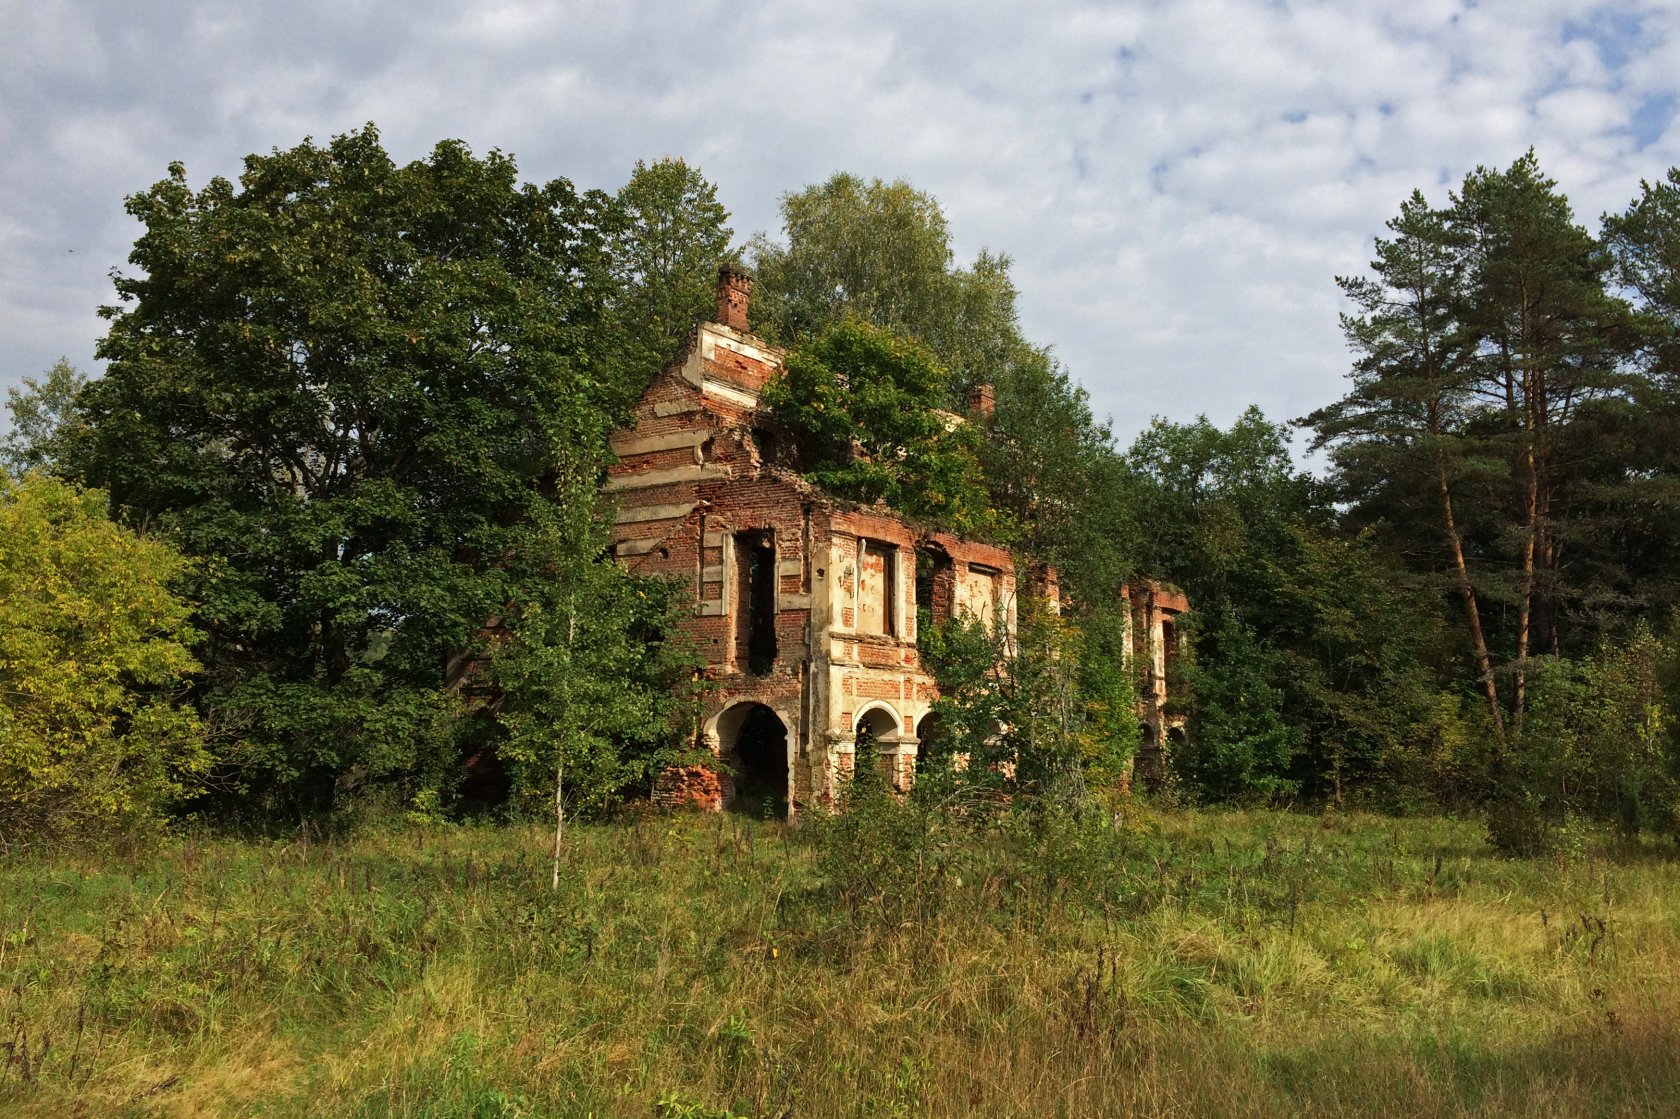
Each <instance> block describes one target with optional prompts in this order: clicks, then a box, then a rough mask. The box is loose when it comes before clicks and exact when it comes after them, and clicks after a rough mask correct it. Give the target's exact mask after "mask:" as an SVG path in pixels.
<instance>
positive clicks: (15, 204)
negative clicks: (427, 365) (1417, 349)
mask: <svg viewBox="0 0 1680 1119" xmlns="http://www.w3.org/2000/svg"><path fill="white" fill-rule="evenodd" d="M0 25H3V26H5V27H6V28H7V35H6V36H5V38H4V40H3V41H0V156H4V158H3V159H0V198H3V199H4V200H5V208H4V213H3V217H0V382H3V383H15V381H16V380H17V379H18V378H19V377H21V376H23V375H26V374H31V373H37V372H40V371H41V370H44V369H45V368H46V367H47V365H49V364H50V363H51V362H52V360H54V359H55V358H56V357H57V356H58V355H59V354H60V353H67V354H68V355H69V356H70V357H71V358H72V360H74V361H77V362H79V363H81V364H83V365H89V364H91V356H92V351H93V344H94V340H95V339H96V338H97V336H98V334H99V332H100V328H101V324H100V323H99V322H98V320H97V319H96V318H95V317H94V308H95V307H96V306H97V305H98V304H99V303H101V302H104V301H106V300H108V299H109V298H110V289H109V282H108V280H107V279H106V278H105V272H106V270H107V269H108V268H109V267H111V266H112V265H117V264H120V263H121V262H122V260H123V258H124V257H125V256H126V254H127V245H128V243H129V242H130V241H131V240H132V238H133V236H134V233H135V229H134V227H133V225H132V223H131V222H130V221H129V220H128V219H127V218H126V217H125V216H124V215H123V214H122V211H121V198H122V196H123V195H124V194H126V193H129V192H132V191H134V190H137V189H143V188H144V187H145V186H146V185H147V184H149V183H151V182H153V181H155V180H156V179H158V178H159V177H161V175H162V174H163V172H164V168H165V166H166V165H167V164H168V163H169V161H171V160H173V159H181V160H182V161H183V162H185V163H186V164H187V166H188V171H189V175H190V176H191V177H192V178H193V179H194V181H195V182H201V181H202V180H203V179H205V178H207V177H208V176H209V175H211V174H226V175H234V174H237V172H238V170H239V160H240V158H241V157H242V156H243V155H244V154H245V153H247V152H251V151H267V150H269V149H270V148H273V147H277V146H279V147H284V146H289V145H291V144H294V143H296V142H297V141H298V140H299V139H301V138H302V137H303V136H304V135H305V134H312V135H314V136H316V137H317V138H322V139H324V138H325V137H327V136H330V135H332V134H334V133H337V132H342V131H344V130H346V129H348V128H353V127H357V126H359V125H361V124H362V123H364V122H365V121H368V120H375V121H378V122H379V124H380V126H381V129H382V131H383V133H384V136H385V139H386V143H387V145H388V146H389V147H390V148H391V149H392V151H393V154H394V155H396V156H397V157H398V158H413V157H415V156H418V155H420V154H422V153H423V152H424V151H425V150H426V149H428V148H429V147H430V146H431V145H432V143H434V142H435V141H436V140H438V139H440V138H444V137H460V138H462V139H464V140H466V141H467V142H468V143H469V144H471V145H472V146H473V147H474V148H475V149H477V150H479V151H484V150H488V149H489V148H492V147H499V148H502V149H503V150H507V151H512V152H514V153H516V155H517V156H518V158H519V160H520V165H521V168H522V169H523V171H524V172H525V174H526V175H527V176H529V177H532V178H550V177H554V176H561V175H563V176H566V177H569V178H571V179H573V180H574V181H575V182H577V183H578V184H579V185H580V186H601V187H614V186H616V185H617V184H618V183H620V182H622V181H623V179H624V178H625V177H626V176H627V175H628V173H629V171H630V168H631V167H632V166H633V164H634V162H635V161H636V160H637V159H639V158H651V157H656V156H659V155H664V154H673V155H683V156H686V157H688V158H689V159H691V160H693V161H695V162H697V163H699V165H700V166H701V167H702V168H703V169H704V170H705V172H706V173H707V174H708V175H709V176H710V177H711V178H712V179H713V180H714V181H715V182H717V183H718V185H719V188H720V192H721V194H722V196H723V198H724V200H725V202H726V203H727V204H729V205H730V207H731V208H732V209H733V210H734V212H735V220H734V225H735V228H736V230H737V232H738V234H740V235H741V236H742V237H743V238H744V237H745V236H746V235H747V234H749V233H751V232H752V231H754V230H756V229H760V228H766V227H773V226H774V224H775V222H776V210H775V207H776V202H777V199H778V197H779V196H780V195H781V194H782V193H783V192H784V191H788V190H792V189H798V188H799V187H801V186H803V185H805V184H808V183H811V182H815V181H819V180H821V179H823V178H825V177H826V176H827V175H829V174H830V173H832V172H833V171H835V170H838V169H846V170H851V171H855V172H858V173H860V174H865V175H880V176H883V177H888V178H893V177H903V178H906V179H908V180H909V181H911V182H912V183H914V184H916V185H917V186H919V187H921V188H923V189H927V190H930V191H932V192H933V193H934V194H935V195H936V196H937V197H939V198H940V200H941V201H942V202H943V203H944V205H945V207H946V210H947V214H948V216H949V217H950V219H951V223H952V226H953V229H954V231H955V233H956V235H957V238H958V242H959V248H960V251H961V253H962V255H963V256H970V255H972V254H973V253H974V252H975V251H977V250H978V249H979V248H980V247H981V246H982V245H986V246H990V247H991V248H993V249H994V250H1001V251H1004V252H1007V253H1009V254H1011V255H1012V256H1013V257H1014V259H1015V261H1016V274H1017V279H1018V281H1019V284H1020V287H1021V290H1022V312H1023V317H1024V321H1025V325H1026V327H1027V330H1028V332H1029V334H1030V336H1031V337H1033V338H1034V339H1035V340H1038V341H1042V342H1051V343H1055V344H1056V346H1057V351H1058V353H1059V354H1060V356H1061V357H1062V358H1063V359H1064V360H1065V361H1066V362H1067V363H1068V365H1069V366H1070V368H1071V369H1072V371H1073V372H1074V374H1075V375H1076V376H1077V377H1079V378H1080V379H1081V380H1082V381H1083V382H1084V383H1085V384H1086V385H1087V386H1089V388H1090V389H1091V392H1092V395H1093V398H1094V400H1095V402H1096V403H1097V405H1098V407H1099V408H1100V409H1102V410H1111V411H1113V412H1114V413H1115V414H1116V418H1117V421H1118V423H1117V428H1118V429H1119V430H1120V432H1121V433H1122V435H1123V437H1124V436H1129V434H1130V433H1131V432H1133V431H1135V430H1137V429H1138V428H1139V427H1140V426H1141V425H1142V424H1143V423H1144V422H1145V421H1146V420H1147V418H1148V417H1149V415H1151V414H1154V413H1161V414H1166V415H1169V416H1173V417H1180V418H1188V417H1189V416H1191V415H1194V414H1195V413H1197V412H1201V411H1206V412H1208V413H1209V414H1210V415H1212V416H1213V417H1214V418H1216V419H1218V420H1221V421H1225V420H1229V419H1230V418H1232V417H1233V416H1234V415H1235V414H1236V413H1237V412H1238V411H1239V410H1240V409H1241V408H1242V407H1243V406H1245V405H1246V404H1248V403H1251V402H1252V403H1259V404H1260V405H1261V406H1262V407H1263V408H1264V409H1265V410H1266V411H1267V413H1268V414H1269V415H1271V416H1273V417H1274V418H1277V419H1284V418H1288V417H1290V416H1294V415H1299V414H1301V413H1303V412H1305V411H1308V410H1310V409H1311V408H1312V407H1314V406H1315V405H1317V404H1320V403H1323V402H1325V401H1327V400H1329V399H1331V398H1332V397H1333V396H1335V395H1336V394H1338V393H1339V392H1340V391H1341V380H1340V378H1341V374H1342V372H1343V371H1344V370H1345V368H1346V360H1347V357H1346V351H1345V347H1344V346H1343V343H1342V339H1341V337H1340V334H1339V331H1338V328H1337V323H1336V310H1337V308H1338V306H1339V304H1338V297H1337V294H1336V290H1335V287H1334V284H1333V282H1332V278H1333V276H1334V275H1336V274H1337V273H1346V272H1353V271H1359V270H1361V269H1363V268H1364V267H1365V265H1366V262H1367V259H1368V257H1369V256H1370V240H1371V238H1372V237H1373V236H1374V235H1376V234H1377V233H1379V232H1381V229H1382V223H1383V222H1384V221H1385V220H1387V218H1389V217H1390V216H1392V214H1393V213H1394V212H1395V210H1396V208H1397V207H1398V205H1399V202H1400V201H1401V199H1403V198H1404V197H1405V196H1406V195H1407V194H1408V193H1409V192H1410V191H1411V189H1412V188H1413V187H1421V188H1423V189H1424V190H1425V191H1426V193H1428V194H1429V195H1430V196H1431V197H1432V198H1435V199H1438V200H1444V198H1445V195H1446V191H1447V189H1448V188H1450V187H1451V186H1453V185H1456V183H1457V182H1458V181H1459V180H1460V179H1461V178H1462V177H1463V175H1464V173H1465V172H1466V171H1468V170H1470V169H1471V168H1472V167H1474V166H1475V165H1477V164H1486V165H1489V166H1500V165H1504V164H1508V163H1509V162H1510V161H1511V160H1512V159H1514V158H1516V157H1517V156H1518V155H1520V154H1522V152H1523V151H1525V150H1527V148H1528V147H1529V146H1531V145H1533V146H1535V148H1536V150H1537V151H1538V153H1539V155H1540V158H1541V162H1542V165H1543V166H1544V167H1545V168H1546V170H1547V171H1548V173H1550V174H1552V175H1553V176H1555V177H1557V178H1558V179H1559V180H1560V183H1561V184H1562V186H1563V188H1564V189H1565V190H1566V191H1567V192H1568V193H1569V194H1570V196H1571V199H1572V200H1573V201H1574V202H1575V207H1576V212H1577V213H1578V214H1579V215H1582V216H1583V217H1584V218H1587V219H1592V218H1593V217H1594V216H1595V215H1597V214H1598V213H1600V212H1601V211H1603V210H1607V209H1619V208H1621V207H1622V206H1624V205H1625V204H1626V202H1627V201H1628V199H1629V198H1631V197H1632V195H1633V194H1634V192H1635V190H1636V189H1637V184H1638V181H1639V179H1640V178H1641V177H1646V178H1654V177H1657V176H1660V175H1661V174H1663V173H1664V171H1665V170H1666V169H1667V167H1668V166H1669V165H1670V164H1672V163H1677V162H1680V123H1677V122H1676V119H1675V118H1676V114H1675V113H1674V111H1673V105H1674V104H1675V102H1676V98H1677V96H1680V12H1676V11H1675V10H1674V9H1673V7H1672V5H1670V4H1665V3H1660V2H1656V0H1652V2H1649V3H1635V2H1631V0H1629V2H1624V3H1615V4H1601V5H1598V6H1586V7H1583V5H1582V4H1581V3H1580V2H1579V0H1484V2H1481V3H1470V2H1469V0H1412V2H1410V3H1408V4H1406V5H1395V4H1393V3H1392V2H1390V0H1361V2H1357V3H1349V2H1328V0H1320V2H1295V3H1289V4H1281V3H1270V2H1266V0H1186V2H1170V3H1168V2H1157V3H1141V2H1140V3H1126V4H1119V5H1116V4H1112V3H1101V2H1097V0H1089V2H1077V0H1060V2H1058V0H1047V2H1045V3H1042V4H1035V5H1030V6H1029V5H1025V4H1016V5H974V4H970V3H956V2H954V0H952V2H947V3H943V4H939V5H914V6H907V5H901V4H893V3H887V2H885V0H856V2H829V0H805V2H799V3H763V4H751V3H723V2H721V0H713V2H711V3H702V4H693V5H684V6H682V7H681V8H673V7H671V6H670V5H666V4H656V3H649V2H646V0H642V2H624V3H617V4H591V5H582V4H571V5H557V4H552V3H541V2H534V0H533V2H528V3H501V4H485V5H477V6H473V7H468V8H459V7H457V6H455V5H449V4H445V3H442V2H441V0H417V2H411V3H407V4H395V3H388V2H378V0H363V2H358V3H352V2H341V3H334V4H327V3H290V4H286V5H280V4H277V3H272V4H268V5H264V6H262V7H261V8H251V7H225V8H209V7H200V6H196V5H188V4H175V5H171V4H167V3H159V4H149V5H144V6H134V5H116V4H97V3H70V2H63V0H61V2H59V3H56V4H53V3H31V4H25V3H22V2H21V0H0ZM1665 105H1666V106H1668V107H1667V108H1666V109H1665V108H1664V106H1665ZM1640 114H1644V115H1640ZM1665 114H1666V115H1665ZM1636 119H1637V121H1638V122H1640V123H1639V127H1641V128H1644V129H1645V130H1646V131H1647V132H1649V133H1651V134H1652V135H1648V136H1641V135H1636ZM1642 144H1643V146H1641V145H1642ZM71 249H74V250H75V251H74V252H73V253H72V252H70V251H69V250H71Z"/></svg>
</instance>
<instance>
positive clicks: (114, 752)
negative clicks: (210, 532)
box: [0, 472, 210, 845]
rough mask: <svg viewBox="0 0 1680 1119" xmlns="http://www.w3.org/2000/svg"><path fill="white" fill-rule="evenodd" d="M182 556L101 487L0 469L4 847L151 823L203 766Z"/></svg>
mask: <svg viewBox="0 0 1680 1119" xmlns="http://www.w3.org/2000/svg"><path fill="white" fill-rule="evenodd" d="M185 566H186V560H185V559H183V558H182V557H181V555H180V554H179V553H177V552H176V551H175V550H174V549H172V548H170V547H169V546H168V545H166V544H164V543H163V542H161V541H158V540H154V539H149V538H147V537H144V536H141V535H139V534H137V533H134V532H130V531H128V530H126V529H124V528H122V527H120V526H118V525H116V524H113V523H111V521H110V520H109V518H108V517H107V516H106V514H105V495H104V494H102V493H99V492H98V491H94V490H86V491H84V490H78V489H76V488H75V487H74V486H71V485H69V484H67V483H65V482H61V481H59V480H57V479H55V478H51V477H48V476H47V475H44V474H39V473H34V474H29V475H27V476H25V477H24V478H23V479H22V480H15V479H12V478H11V477H9V476H8V475H6V474H5V473H4V472H0V821H4V824H3V825H0V829H3V830H0V844H5V845H16V844H19V843H31V842H41V841H46V840H51V839H55V838H58V837H61V836H64V835H68V834H70V833H72V832H73V833H74V834H75V835H76V836H77V837H78V838H80V839H86V838H88V837H89V836H90V835H93V834H99V833H109V832H110V831H112V830H114V829H124V828H132V827H134V826H137V825H149V824H153V823H155V822H157V821H158V820H159V819H160V818H161V814H162V812H163V811H164V810H165V808H166V807H167V806H168V805H169V804H170V803H171V802H173V801H175V800H177V799H179V798H181V797H182V796H184V795H186V794H188V793H189V792H191V791H192V789H193V788H194V787H195V785H196V783H197V781H198V779H199V778H200V777H201V776H202V775H203V774H204V773H205V771H206V770H207V769H208V767H209V762H210V756H209V753H208V751H207V749H206V747H205V742H204V736H203V734H202V732H201V728H200V726H199V722H198V719H197V716H196V715H195V714H194V713H193V712H192V711H191V710H190V709H187V708H185V707H183V706H181V705H180V704H178V703H177V702H176V699H177V698H178V696H177V692H178V690H179V689H180V688H181V687H182V685H183V684H184V682H185V681H186V679H187V678H188V677H189V676H191V675H192V674H193V673H194V672H196V671H197V669H198V665H197V663H196V662H195V661H194V660H193V657H192V654H191V653H190V652H189V651H188V646H189V645H190V644H191V643H192V642H193V641H194V640H195V639H196V637H197V635H196V634H195V633H194V632H193V630H192V629H191V627H190V626H189V625H188V624H187V616H188V606H187V604H186V603H185V602H183V601H182V600H181V599H179V598H177V597H176V596H175V595H174V594H172V593H171V592H170V589H169V586H170V583H171V581H172V580H173V579H175V578H176V577H177V576H178V575H179V574H180V573H181V572H182V570H183V569H184V567H185Z"/></svg>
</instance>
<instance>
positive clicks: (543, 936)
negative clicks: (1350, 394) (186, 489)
mask: <svg viewBox="0 0 1680 1119" xmlns="http://www.w3.org/2000/svg"><path fill="white" fill-rule="evenodd" d="M568 839H569V844H570V846H569V848H568V853H567V864H566V867H565V873H564V875H563V878H562V884H561V887H560V889H559V890H557V891H551V890H550V889H549V883H548V872H547V863H546V854H545V851H544V844H545V842H546V840H547V837H546V836H545V834H544V832H543V831H542V829H540V828H529V829H527V828H522V827H501V828H483V829H477V828H434V829H419V830H402V831H389V832H368V833H364V834H361V835H359V836H357V837H354V838H351V839H348V840H344V841H340V842H332V843H323V842H320V841H316V840H311V839H310V838H308V837H307V836H300V837H298V838H296V839H294V840H292V841H290V842H272V841H270V842H247V841H236V840H231V839H225V838H209V837H191V838H186V839H181V840H178V841H176V842H175V843H174V844H173V845H172V846H170V847H168V848H167V849H164V850H162V851H158V852H154V853H152V854H150V855H145V856H136V857H132V858H127V859H115V860H112V859H91V858H90V859H79V858H75V857H71V856H60V857H57V858H52V859H35V860H33V861H26V862H19V863H14V864H11V865H8V866H5V867H3V868H0V984H3V987H0V995H3V998H0V1061H3V1065H0V1113H4V1114H8V1115H10V1114H18V1115H25V1116H60V1115H85V1116H90V1117H92V1116H107V1115H170V1116H190V1115H217V1116H220V1115H262V1116H281V1117H289V1116H340V1115H351V1116H387V1115H395V1116H411V1117H428V1119H444V1117H466V1116H475V1117H500V1116H549V1115H554V1116H560V1115H565V1116H576V1115H600V1116H607V1115H613V1116H617V1115H634V1116H668V1117H696V1119H697V1117H717V1116H725V1115H735V1116H751V1117H771V1116H777V1117H779V1116H828V1115H855V1116H871V1117H875V1116H898V1115H902V1116H947V1115H951V1116H955V1115H1011V1116H1015V1115H1020V1116H1036V1115H1125V1114H1132V1113H1138V1114H1148V1115H1184V1116H1200V1115H1232V1116H1270V1115H1282V1114H1290V1115H1309V1116H1311V1115H1323V1116H1342V1115H1353V1116H1359V1115H1371V1116H1377V1115H1383V1116H1388V1115H1395V1114H1404V1115H1407V1116H1408V1117H1412V1116H1437V1115H1439V1116H1452V1115H1472V1114H1475V1115H1500V1114H1510V1115H1518V1114H1521V1115H1536V1116H1554V1115H1555V1116H1574V1115H1651V1116H1657V1115H1670V1114H1674V1113H1675V1111H1676V1109H1677V1108H1680V988H1677V976H1680V969H1677V963H1680V862H1676V861H1674V860H1672V859H1671V858H1669V857H1668V852H1664V851H1659V850H1656V849H1650V848H1638V847H1609V846H1602V847H1595V846H1591V845H1589V846H1587V847H1586V848H1584V849H1582V850H1580V851H1578V852H1577V853H1576V854H1575V855H1574V856H1572V857H1570V858H1568V859H1555V858H1554V859H1552V860H1548V861H1516V860H1506V859H1501V858H1497V857H1495V856H1493V855H1492V854H1491V853H1490V852H1489V851H1488V850H1487V849H1486V847H1485V845H1484V843H1483V841H1482V839H1481V830H1480V828H1479V827H1478V826H1476V825H1473V824H1469V823H1462V822H1455V821H1449V820H1439V819H1425V820H1392V819H1386V818H1380V817H1367V816H1339V817H1334V818H1324V819H1320V818H1316V817H1304V816H1294V815H1281V814H1268V813H1190V812H1184V813H1173V814H1156V813H1152V812H1149V811H1147V810H1145V809H1142V808H1135V807H1134V808H1129V809H1126V810H1125V811H1123V812H1122V813H1121V814H1119V815H1117V816H1108V815H1105V816H1102V817H1101V818H1087V819H1084V820H1072V819H1066V818H1061V817H1054V816H1052V817H1043V818H1038V819H1029V818H1025V817H1014V816H1008V815H1005V816H1003V817H1001V818H998V817H988V816H984V815H982V816H980V817H977V818H973V819H965V818H964V817H962V816H961V815H959V814H957V813H954V812H952V811H949V810H947V809H943V808H938V807H932V808H930V807H928V806H899V805H895V804H891V803H883V804H875V805H873V806H869V807H867V808H866V809H865V810H861V811H859V812H856V813H853V814H852V815H851V816H848V817H843V818H839V819H836V820H832V821H828V822H826V823H824V824H822V825H820V826H812V827H807V828H805V829H802V830H801V831H799V832H790V831H788V830H787V829H785V828H783V827H782V826H780V825H776V824H768V823H762V822H754V821H747V820H743V819H740V818H737V817H732V816H725V817H710V818H703V817H695V816H680V817H665V816H644V817H635V818H631V819H627V820H625V821H623V822H620V823H615V824H611V825H599V826H593V827H589V826H584V827H578V828H576V829H573V830H570V831H569V833H568Z"/></svg>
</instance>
